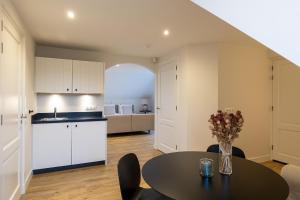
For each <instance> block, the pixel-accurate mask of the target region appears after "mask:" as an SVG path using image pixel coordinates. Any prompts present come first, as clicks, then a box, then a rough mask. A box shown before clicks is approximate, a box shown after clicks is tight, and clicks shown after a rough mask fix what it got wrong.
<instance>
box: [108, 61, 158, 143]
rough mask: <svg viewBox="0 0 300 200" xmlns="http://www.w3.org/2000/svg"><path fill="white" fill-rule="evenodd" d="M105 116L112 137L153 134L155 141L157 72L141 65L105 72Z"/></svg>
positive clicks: (126, 66) (120, 65)
mask: <svg viewBox="0 0 300 200" xmlns="http://www.w3.org/2000/svg"><path fill="white" fill-rule="evenodd" d="M104 90H105V92H104V94H105V95H104V115H105V117H107V119H108V121H107V133H108V135H109V136H124V135H126V136H131V135H133V136H136V135H151V136H150V137H151V138H150V139H149V140H151V143H152V144H153V143H154V136H153V135H154V121H155V116H154V113H155V110H154V109H155V74H154V72H152V71H151V70H150V69H148V68H147V67H145V66H142V65H139V64H131V63H125V64H117V65H114V66H112V67H110V68H108V69H107V70H106V71H105V89H104Z"/></svg>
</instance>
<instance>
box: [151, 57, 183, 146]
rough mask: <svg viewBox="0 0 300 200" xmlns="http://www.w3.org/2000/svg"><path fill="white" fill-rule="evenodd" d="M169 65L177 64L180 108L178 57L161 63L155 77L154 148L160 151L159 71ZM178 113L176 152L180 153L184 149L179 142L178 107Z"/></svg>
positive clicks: (176, 121) (177, 96) (177, 101)
mask: <svg viewBox="0 0 300 200" xmlns="http://www.w3.org/2000/svg"><path fill="white" fill-rule="evenodd" d="M169 63H175V64H176V66H177V81H176V100H175V101H176V105H177V106H178V103H179V82H180V73H179V71H180V70H179V69H180V66H179V62H178V59H177V57H170V58H168V59H166V60H164V61H162V62H159V63H158V64H157V69H156V75H155V78H156V81H155V108H154V109H155V120H154V121H155V126H154V127H155V135H154V148H155V149H157V150H159V128H158V124H159V119H158V116H159V114H158V107H159V106H160V102H159V99H160V74H159V71H160V68H161V67H162V66H163V65H166V64H169ZM177 109H178V110H177V112H176V116H175V126H176V127H175V130H176V132H175V134H176V143H177V146H178V148H177V150H176V151H179V150H182V149H181V147H182V144H180V141H178V138H179V137H178V132H179V131H178V128H179V127H178V122H179V121H178V115H179V114H178V111H179V110H180V108H179V107H177Z"/></svg>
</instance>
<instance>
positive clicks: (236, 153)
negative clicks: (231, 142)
mask: <svg viewBox="0 0 300 200" xmlns="http://www.w3.org/2000/svg"><path fill="white" fill-rule="evenodd" d="M206 151H207V152H212V153H219V151H220V150H219V145H218V144H213V145H210V146H209V147H208V148H207V150H206ZM232 155H233V156H237V157H240V158H246V156H245V153H244V151H243V150H241V149H240V148H237V147H232Z"/></svg>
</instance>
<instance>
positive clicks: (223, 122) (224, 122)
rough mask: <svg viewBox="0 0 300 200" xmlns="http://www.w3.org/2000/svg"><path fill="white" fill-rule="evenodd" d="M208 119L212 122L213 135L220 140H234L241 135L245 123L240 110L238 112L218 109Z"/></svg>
mask: <svg viewBox="0 0 300 200" xmlns="http://www.w3.org/2000/svg"><path fill="white" fill-rule="evenodd" d="M208 121H209V122H210V124H211V126H210V127H209V129H210V130H211V131H212V135H213V136H216V137H217V139H218V141H219V142H220V141H221V142H232V141H233V140H234V139H235V138H237V137H238V136H239V132H241V130H242V126H243V123H244V119H243V116H242V113H241V111H239V110H238V111H237V112H236V113H229V112H223V111H221V110H218V111H217V113H216V114H212V115H211V116H210V119H209V120H208Z"/></svg>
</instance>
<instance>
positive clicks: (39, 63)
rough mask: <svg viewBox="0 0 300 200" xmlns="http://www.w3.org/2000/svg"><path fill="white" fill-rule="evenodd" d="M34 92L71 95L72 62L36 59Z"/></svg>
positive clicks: (55, 59)
mask: <svg viewBox="0 0 300 200" xmlns="http://www.w3.org/2000/svg"><path fill="white" fill-rule="evenodd" d="M35 77H36V92H38V93H72V60H66V59H57V58H43V57H36V75H35Z"/></svg>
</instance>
